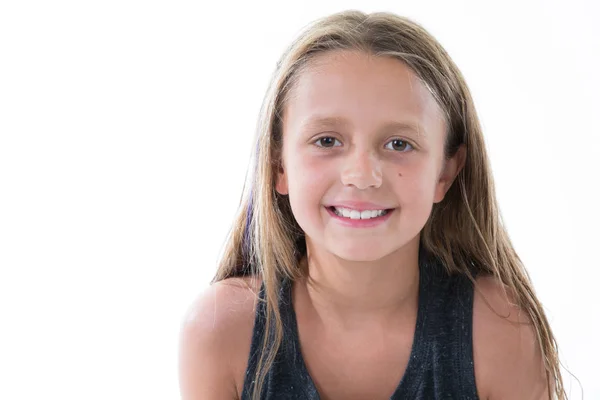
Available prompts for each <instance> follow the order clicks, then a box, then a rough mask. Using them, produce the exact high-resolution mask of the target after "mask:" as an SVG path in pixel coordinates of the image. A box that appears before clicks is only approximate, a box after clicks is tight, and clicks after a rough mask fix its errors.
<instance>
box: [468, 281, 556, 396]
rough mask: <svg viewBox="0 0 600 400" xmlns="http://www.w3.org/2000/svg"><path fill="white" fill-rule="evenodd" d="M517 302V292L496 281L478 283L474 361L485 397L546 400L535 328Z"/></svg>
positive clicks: (543, 375)
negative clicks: (515, 293)
mask: <svg viewBox="0 0 600 400" xmlns="http://www.w3.org/2000/svg"><path fill="white" fill-rule="evenodd" d="M504 289H505V290H506V291H505V290H504ZM516 303H517V302H516V297H515V295H514V293H512V292H511V291H510V290H509V289H508V287H506V286H505V285H503V284H502V283H501V282H500V281H498V280H497V279H496V278H494V277H492V276H482V277H478V278H477V279H476V285H475V292H474V301H473V359H474V367H475V380H476V382H477V389H478V392H479V395H480V398H481V399H533V400H536V399H547V398H548V391H547V389H546V383H547V381H546V375H545V369H544V363H543V360H542V355H541V351H540V347H539V341H538V339H537V335H536V332H535V328H534V326H533V324H532V323H531V320H530V318H529V316H528V314H527V312H526V310H522V309H520V308H519V307H518V306H517V305H516Z"/></svg>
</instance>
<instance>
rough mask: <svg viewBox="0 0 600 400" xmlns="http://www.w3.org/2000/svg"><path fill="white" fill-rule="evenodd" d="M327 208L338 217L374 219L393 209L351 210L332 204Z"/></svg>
mask: <svg viewBox="0 0 600 400" xmlns="http://www.w3.org/2000/svg"><path fill="white" fill-rule="evenodd" d="M327 209H329V210H330V211H331V212H333V213H334V214H335V215H337V216H338V217H341V218H347V219H354V220H357V219H360V220H366V219H375V218H379V217H383V216H384V215H387V214H389V213H390V212H391V211H393V210H394V209H393V208H387V209H381V210H364V211H358V210H352V209H348V208H342V207H334V206H330V207H327Z"/></svg>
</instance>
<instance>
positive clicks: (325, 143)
mask: <svg viewBox="0 0 600 400" xmlns="http://www.w3.org/2000/svg"><path fill="white" fill-rule="evenodd" d="M335 142H338V143H340V141H339V140H337V139H336V138H334V137H331V136H323V137H320V138H318V139H317V140H315V141H314V142H313V143H314V144H315V145H316V146H317V147H325V148H326V147H336V146H334V145H335ZM340 145H341V143H340Z"/></svg>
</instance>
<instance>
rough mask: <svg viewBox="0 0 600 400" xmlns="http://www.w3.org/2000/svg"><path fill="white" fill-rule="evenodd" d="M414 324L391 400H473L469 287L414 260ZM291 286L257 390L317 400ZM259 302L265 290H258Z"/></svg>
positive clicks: (261, 314)
mask: <svg viewBox="0 0 600 400" xmlns="http://www.w3.org/2000/svg"><path fill="white" fill-rule="evenodd" d="M419 271H420V276H419V297H418V303H419V306H418V311H417V324H416V328H415V336H414V339H413V345H412V350H411V354H410V359H409V361H408V365H407V367H406V371H405V372H404V375H403V377H402V379H401V380H400V382H399V383H398V386H397V387H396V390H395V391H394V393H393V395H392V397H391V398H390V400H400V399H410V400H436V399H465V400H467V399H469V400H471V399H473V400H477V399H478V396H477V388H476V386H475V373H474V368H473V339H472V337H473V336H472V326H473V324H472V320H473V285H472V283H471V281H470V280H469V279H468V278H467V277H466V276H463V275H448V273H447V272H446V271H445V269H444V268H443V265H442V264H441V262H440V261H439V260H437V259H435V258H433V257H432V256H429V255H427V254H426V253H425V252H424V251H423V250H421V252H420V255H419ZM291 289H292V282H291V281H289V280H286V279H284V280H282V285H281V293H280V301H279V309H280V311H281V317H282V320H283V326H284V334H283V342H282V344H281V346H280V348H279V351H278V353H277V356H276V359H275V363H274V364H273V366H272V367H271V368H270V370H269V372H268V375H267V377H266V380H265V383H264V385H263V389H262V391H261V396H260V398H261V400H276V399H277V400H292V399H293V400H318V399H319V394H318V392H317V389H316V387H315V384H314V382H313V380H312V378H311V376H310V375H309V373H308V371H307V368H306V365H305V364H304V360H303V359H302V354H301V351H300V342H299V339H298V327H297V322H296V314H295V312H294V308H293V305H292V301H291V299H292V297H291V295H292V291H291ZM260 296H261V298H264V286H263V287H262V288H261V291H260ZM265 316H266V310H265V304H264V302H258V303H257V308H256V314H255V320H254V330H253V334H252V344H251V348H250V355H249V359H248V368H247V370H246V376H245V380H244V387H243V394H242V400H250V398H251V393H252V390H253V389H254V379H255V373H256V368H257V364H258V360H259V358H260V354H259V352H260V350H261V347H262V343H263V338H264V335H265Z"/></svg>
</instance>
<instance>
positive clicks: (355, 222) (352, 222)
mask: <svg viewBox="0 0 600 400" xmlns="http://www.w3.org/2000/svg"><path fill="white" fill-rule="evenodd" d="M325 209H326V210H327V212H328V213H329V215H331V217H332V218H334V219H335V220H336V221H338V222H339V223H340V224H342V225H344V226H349V227H352V228H371V227H373V226H377V225H381V224H383V223H384V222H385V221H387V220H388V219H389V218H390V215H392V213H393V212H394V210H395V209H391V210H389V211H388V212H387V214H385V215H382V216H380V217H375V218H369V219H351V218H345V217H340V216H339V215H337V214H336V213H335V212H333V210H332V209H331V208H329V207H325Z"/></svg>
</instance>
